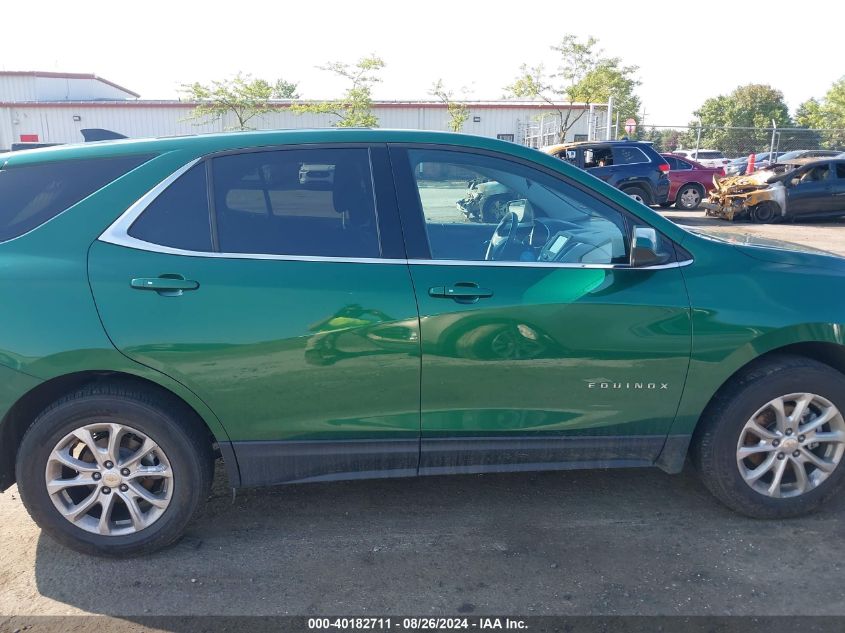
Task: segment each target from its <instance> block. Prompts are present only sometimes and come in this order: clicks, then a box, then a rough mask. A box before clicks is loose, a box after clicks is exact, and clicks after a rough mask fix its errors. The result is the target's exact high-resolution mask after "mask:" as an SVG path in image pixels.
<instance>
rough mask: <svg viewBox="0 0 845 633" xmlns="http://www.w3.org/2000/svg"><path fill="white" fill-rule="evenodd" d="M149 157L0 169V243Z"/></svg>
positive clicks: (51, 217) (58, 212)
mask: <svg viewBox="0 0 845 633" xmlns="http://www.w3.org/2000/svg"><path fill="white" fill-rule="evenodd" d="M150 158H152V156H124V157H119V158H97V159H88V160H71V161H62V162H53V163H41V164H37V165H24V166H21V167H12V168H11V169H2V170H0V242H5V241H8V240H11V239H14V238H16V237H19V236H21V235H23V234H24V233H28V232H29V231H31V230H33V229H35V228H37V227H39V226H41V225H42V224H44V223H45V222H47V221H48V220H51V219H53V218H54V217H56V216H57V215H59V214H60V213H61V212H62V211H64V210H65V209H68V208H70V207H72V206H73V205H75V204H76V203H77V202H79V201H81V200H83V199H85V198H87V197H88V196H90V195H91V194H92V193H94V192H96V191H98V190H100V189H102V188H103V187H105V186H106V185H107V184H109V183H110V182H112V181H113V180H116V179H117V178H119V177H120V176H122V175H124V174H126V173H127V172H129V171H131V170H133V169H135V167H138V166H139V165H141V164H143V163H145V162H147V161H148V160H149V159H150Z"/></svg>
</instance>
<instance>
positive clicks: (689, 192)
mask: <svg viewBox="0 0 845 633" xmlns="http://www.w3.org/2000/svg"><path fill="white" fill-rule="evenodd" d="M680 200H681V206H682V207H683V208H684V209H694V208H695V207H697V206H698V205H699V203H701V193H700V192H699V191H698V189H696V188H695V187H688V188H686V189H684V190H683V191H682V192H681V196H680Z"/></svg>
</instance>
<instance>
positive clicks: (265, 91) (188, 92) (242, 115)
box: [180, 73, 299, 130]
mask: <svg viewBox="0 0 845 633" xmlns="http://www.w3.org/2000/svg"><path fill="white" fill-rule="evenodd" d="M296 88H297V84H295V83H292V82H289V81H285V80H284V79H279V80H277V81H276V83H274V84H271V83H269V82H268V81H265V80H264V79H253V78H252V76H251V75H249V74H246V75H245V74H242V73H238V74H237V75H235V76H234V77H233V78H231V79H222V80H219V81H217V80H214V81H212V82H211V83H208V84H202V83H200V82H194V83H192V84H182V86H181V88H180V92H181V93H182V94H184V95H185V96H186V97H187V98H188V99H189V100H190V101H196V102H197V104H198V105H197V106H196V107H195V108H194V109H193V111H192V112H191V114H190V115H189V116H188V118H189V119H195V120H197V121H201V122H204V123H207V122H210V121H218V120H220V119H222V118H224V117H225V116H226V115H228V114H231V115H232V116H234V118H235V120H236V121H237V124H236V125H234V126H230V127H228V128H226V129H228V130H249V129H252V128H251V127H249V126H248V125H247V123H249V121H251V120H252V119H254V118H255V117H257V116H259V115H262V114H265V113H266V112H270V111H271V110H274V109H275V108H276V107H277V104H274V103H272V100H273V99H298V98H299V95H298V94H297V93H296Z"/></svg>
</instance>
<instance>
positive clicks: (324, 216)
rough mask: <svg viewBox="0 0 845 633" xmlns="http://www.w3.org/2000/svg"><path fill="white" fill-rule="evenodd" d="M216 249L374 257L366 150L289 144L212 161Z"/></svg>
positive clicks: (376, 245)
mask: <svg viewBox="0 0 845 633" xmlns="http://www.w3.org/2000/svg"><path fill="white" fill-rule="evenodd" d="M212 179H213V195H214V210H215V213H216V220H217V222H216V224H217V234H218V241H219V250H220V251H222V252H224V253H264V254H277V255H297V256H321V257H367V258H369V257H379V255H380V249H379V239H378V229H377V222H376V210H375V203H374V199H373V186H372V175H371V170H370V160H369V152H368V150H366V149H359V148H347V149H291V150H278V151H266V152H254V153H246V154H233V155H229V156H221V157H218V158H214V159H213V160H212Z"/></svg>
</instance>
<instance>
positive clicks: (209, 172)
mask: <svg viewBox="0 0 845 633" xmlns="http://www.w3.org/2000/svg"><path fill="white" fill-rule="evenodd" d="M373 166H375V167H376V169H375V171H376V173H378V172H379V171H380V170H381V171H383V172H384V171H386V172H387V174H388V176H387V177H388V179H389V178H390V175H389V162H388V158H387V150H386V148H384V147H380V148H379V147H373V148H367V147H346V148H313V147H312V148H308V149H304V148H298V149H282V150H275V151H252V152H243V153H236V154H230V155H225V156H219V157H215V158H211V159H207V160H205V161H202V162H199V163H198V164H196V165H195V166H193V167H191V168H190V169H188V170H187V171H185V173H183V174H182V175H181V176H179V177H178V178H177V179H176V180H175V181H174V182H173V183H172V184H170V185H169V186H168V187H167V188H166V189H164V191H163V193H161V194H160V195H158V196H157V197H155V198H154V200H152V202H149V200H147V201H142V202H143V204H141V206H140V207H139V209H137V210H135V211H133V210H130V212H128V214H127V216H125V217H124V218H123V219H122V220H121V221H119V222H118V223H117V224H116V225H115V226H113V227H112V228H111V229H110V231H109V232H107V234H106V235H105V236H104V237H103V238H101V240H100V241H98V242H96V243H95V244H94V245H93V247H92V249H91V252H90V262H89V266H90V279H91V285H92V288H93V291H94V296H95V299H96V302H97V307H98V309H99V311H100V314H101V316H102V319H103V323H104V325H105V328H106V330H107V332H108V334H109V336H110V337H111V339H112V341H114V344H115V345H116V346H117V347H118V348H119V349H120V350H121V351H122V352H123V353H124V354H126V355H127V356H129V357H131V358H133V359H135V360H137V361H138V362H140V363H143V364H145V365H148V366H150V367H153V368H155V369H158V370H159V371H161V372H163V373H165V374H167V375H169V376H171V377H173V378H174V379H176V380H178V381H180V382H181V383H183V384H184V385H186V386H187V387H188V388H190V389H191V390H192V391H194V392H195V393H196V394H197V395H198V396H199V397H201V398H202V399H203V400H204V401H205V402H206V403H207V404H208V405H209V407H210V408H211V409H212V410H213V411H214V412H215V413H216V415H217V416H218V417H219V418H220V421H221V423H222V424H223V426H224V427H225V428H226V430H227V432H228V433H229V435H230V437H231V439H232V440H233V446H234V449H235V453H236V455H237V458H238V462H239V465H240V470H241V478H242V482H243V483H244V484H247V485H249V484H267V483H276V482H282V481H295V480H306V479H321V478H340V477H347V476H355V473H361V472H370V471H389V472H390V473H391V474H393V475H412V474H415V473H416V468H417V460H418V449H419V381H420V360H419V329H418V320H417V308H416V301H415V298H414V292H413V289H412V286H411V281H410V278H409V275H408V268H407V264H406V262H405V258H404V249H403V246H402V243H401V237H400V230H399V220H398V215H397V212H396V204H395V200H394V198H393V190H392V184H391V183H390V182H389V181H388V183H387V186H388V188H389V192H388V193H389V195H384V193H383V190H382V189H380V187H379V185H378V182H381V181H382V180H383V178H382V177H381V176H378V177H377V178H376V181H375V182H376V183H377V184H376V186H375V191H374V187H373V182H374V180H373V171H374V170H373ZM209 201H211V204H209ZM147 203H149V206H145V205H146V204H147ZM144 207H145V208H144ZM209 207H211V208H209ZM139 210H142V211H143V212H142V213H141V214H140V216H138V217H137V218H135V217H134V216H135V215H137V213H138V211H139Z"/></svg>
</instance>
